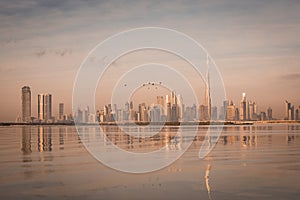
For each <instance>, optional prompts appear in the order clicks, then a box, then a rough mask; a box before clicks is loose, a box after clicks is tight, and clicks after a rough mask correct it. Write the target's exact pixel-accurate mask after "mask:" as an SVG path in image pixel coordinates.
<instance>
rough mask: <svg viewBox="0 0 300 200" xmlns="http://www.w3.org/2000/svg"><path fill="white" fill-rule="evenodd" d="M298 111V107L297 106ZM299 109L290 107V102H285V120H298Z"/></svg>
mask: <svg viewBox="0 0 300 200" xmlns="http://www.w3.org/2000/svg"><path fill="white" fill-rule="evenodd" d="M299 109H300V106H299ZM299 109H298V108H296V110H295V107H294V105H292V104H291V103H290V102H288V101H285V118H284V119H285V120H299Z"/></svg>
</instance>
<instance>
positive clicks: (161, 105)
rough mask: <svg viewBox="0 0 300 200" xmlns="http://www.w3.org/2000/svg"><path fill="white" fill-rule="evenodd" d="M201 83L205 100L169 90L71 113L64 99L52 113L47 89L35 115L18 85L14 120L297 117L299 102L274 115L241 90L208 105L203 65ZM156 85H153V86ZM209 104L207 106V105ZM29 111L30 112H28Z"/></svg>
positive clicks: (26, 93)
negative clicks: (153, 96) (189, 98)
mask: <svg viewBox="0 0 300 200" xmlns="http://www.w3.org/2000/svg"><path fill="white" fill-rule="evenodd" d="M206 80H207V81H206V87H205V103H204V104H200V103H199V102H195V103H193V104H192V105H189V104H184V99H183V97H182V96H181V94H176V92H175V91H171V92H170V93H169V94H164V95H160V96H156V102H151V101H150V103H149V102H148V103H145V102H143V101H141V102H138V103H136V102H134V101H133V100H130V101H126V102H125V103H124V104H123V106H120V105H118V104H111V103H108V104H105V105H103V106H102V108H101V106H100V107H99V106H98V107H97V108H96V112H95V113H93V112H90V108H89V106H86V107H84V106H83V107H78V109H77V110H76V111H74V112H73V113H65V112H64V103H61V102H60V103H59V104H58V106H57V110H58V112H57V114H54V115H52V113H53V110H52V107H53V105H52V95H51V94H49V93H44V94H38V96H37V97H38V104H37V105H36V106H37V108H38V113H37V116H35V115H34V114H31V89H30V87H29V86H24V87H22V90H21V95H22V99H21V101H22V102H21V103H22V108H21V111H22V116H21V117H20V116H18V117H17V119H16V121H17V122H25V123H31V122H35V123H37V122H42V123H55V122H73V120H76V122H78V123H97V122H115V121H116V122H191V121H265V120H299V109H300V106H298V107H297V106H295V105H293V104H292V103H291V102H288V101H287V100H286V101H285V109H284V111H285V117H284V118H277V117H274V115H273V110H272V108H271V107H268V108H267V109H266V110H259V109H258V108H257V105H258V104H257V103H256V102H255V101H252V100H248V99H247V97H246V93H242V98H241V100H240V104H237V105H236V104H234V103H233V101H232V100H227V99H225V100H224V101H223V105H219V106H218V105H211V101H210V92H209V85H210V84H209V70H208V67H207V74H206ZM143 86H146V87H148V89H149V87H150V86H155V83H151V82H149V83H147V84H144V85H143ZM155 87H157V86H155ZM209 108H210V109H209ZM29 113H30V114H29Z"/></svg>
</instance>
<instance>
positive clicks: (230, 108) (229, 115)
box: [226, 101, 236, 121]
mask: <svg viewBox="0 0 300 200" xmlns="http://www.w3.org/2000/svg"><path fill="white" fill-rule="evenodd" d="M235 114H236V113H235V105H234V104H233V102H232V101H231V103H230V104H229V105H227V110H226V120H227V121H235V120H236V116H235Z"/></svg>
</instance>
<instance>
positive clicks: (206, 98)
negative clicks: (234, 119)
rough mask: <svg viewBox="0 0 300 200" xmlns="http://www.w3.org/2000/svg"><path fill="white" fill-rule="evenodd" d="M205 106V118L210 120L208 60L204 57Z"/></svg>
mask: <svg viewBox="0 0 300 200" xmlns="http://www.w3.org/2000/svg"><path fill="white" fill-rule="evenodd" d="M205 106H206V107H207V114H206V115H207V117H208V119H211V98H210V79H209V58H208V55H207V57H206V80H205Z"/></svg>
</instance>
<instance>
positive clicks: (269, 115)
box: [267, 107, 273, 120]
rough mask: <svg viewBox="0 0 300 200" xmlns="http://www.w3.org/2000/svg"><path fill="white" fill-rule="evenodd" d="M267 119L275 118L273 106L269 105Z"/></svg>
mask: <svg viewBox="0 0 300 200" xmlns="http://www.w3.org/2000/svg"><path fill="white" fill-rule="evenodd" d="M267 119H268V120H272V119H273V116H272V108H271V107H269V108H268V110H267Z"/></svg>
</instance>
